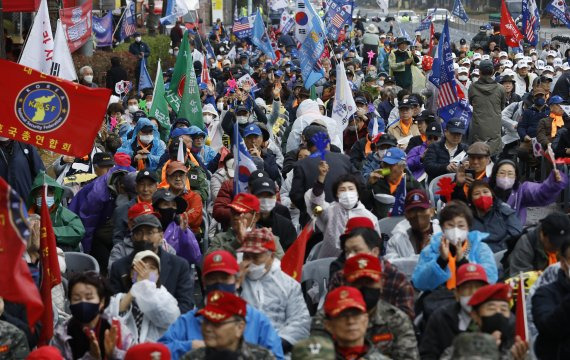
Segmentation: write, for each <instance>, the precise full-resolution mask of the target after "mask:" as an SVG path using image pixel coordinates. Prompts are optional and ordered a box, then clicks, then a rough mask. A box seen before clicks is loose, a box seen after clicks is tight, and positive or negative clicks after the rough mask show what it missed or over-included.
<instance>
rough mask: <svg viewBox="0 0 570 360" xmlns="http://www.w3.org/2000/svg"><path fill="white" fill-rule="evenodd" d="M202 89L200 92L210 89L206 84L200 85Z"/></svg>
mask: <svg viewBox="0 0 570 360" xmlns="http://www.w3.org/2000/svg"><path fill="white" fill-rule="evenodd" d="M198 86H199V87H200V90H206V89H208V85H207V84H206V83H203V82H201V83H200V85H198Z"/></svg>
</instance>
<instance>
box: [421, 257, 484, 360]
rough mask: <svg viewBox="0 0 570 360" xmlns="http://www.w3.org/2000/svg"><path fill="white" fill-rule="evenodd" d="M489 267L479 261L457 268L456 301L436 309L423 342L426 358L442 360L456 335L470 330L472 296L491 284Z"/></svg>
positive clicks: (422, 351)
mask: <svg viewBox="0 0 570 360" xmlns="http://www.w3.org/2000/svg"><path fill="white" fill-rule="evenodd" d="M488 284H489V282H488V281H487V274H485V269H483V267H482V266H481V265H479V264H463V265H461V266H460V267H459V269H457V286H456V287H455V290H454V292H453V293H454V295H455V300H456V301H455V302H453V303H451V304H449V305H445V306H443V307H441V308H439V309H437V310H436V311H434V312H433V313H432V314H431V316H430V317H429V320H428V322H427V325H426V328H425V330H424V332H423V334H422V338H421V342H420V356H421V358H422V360H424V359H425V360H438V359H439V358H440V356H441V355H442V354H443V352H444V351H445V349H447V348H448V347H449V346H451V343H452V341H453V338H454V337H456V336H457V335H459V334H460V333H462V332H464V331H466V330H467V327H468V326H469V324H470V323H471V307H470V306H469V305H467V303H468V302H469V300H470V299H471V296H473V294H474V293H475V292H476V291H477V290H478V289H480V288H481V287H483V286H485V285H488Z"/></svg>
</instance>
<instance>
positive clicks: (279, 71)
mask: <svg viewBox="0 0 570 360" xmlns="http://www.w3.org/2000/svg"><path fill="white" fill-rule="evenodd" d="M275 76H278V77H281V76H283V71H281V70H277V71H276V72H275Z"/></svg>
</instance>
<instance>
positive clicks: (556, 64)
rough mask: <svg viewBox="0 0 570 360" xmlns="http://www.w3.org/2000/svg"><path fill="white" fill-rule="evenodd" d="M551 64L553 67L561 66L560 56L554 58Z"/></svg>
mask: <svg viewBox="0 0 570 360" xmlns="http://www.w3.org/2000/svg"><path fill="white" fill-rule="evenodd" d="M552 66H554V68H555V69H556V68H559V67H562V59H561V58H556V59H554V62H552Z"/></svg>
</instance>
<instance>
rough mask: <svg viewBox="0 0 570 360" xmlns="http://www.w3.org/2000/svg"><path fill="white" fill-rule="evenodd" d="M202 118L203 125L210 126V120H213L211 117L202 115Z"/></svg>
mask: <svg viewBox="0 0 570 360" xmlns="http://www.w3.org/2000/svg"><path fill="white" fill-rule="evenodd" d="M203 117H204V124H206V125H210V123H211V122H212V119H213V118H214V117H213V116H212V115H204V116H203Z"/></svg>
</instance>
